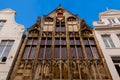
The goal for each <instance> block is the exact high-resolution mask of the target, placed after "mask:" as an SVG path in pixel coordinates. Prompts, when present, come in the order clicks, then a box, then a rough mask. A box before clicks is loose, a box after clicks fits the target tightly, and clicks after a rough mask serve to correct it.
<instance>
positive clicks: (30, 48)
mask: <svg viewBox="0 0 120 80" xmlns="http://www.w3.org/2000/svg"><path fill="white" fill-rule="evenodd" d="M37 42H38V38H28V41H27V43H26V46H25V50H24V53H23V59H34V57H35V51H36V46H37Z"/></svg>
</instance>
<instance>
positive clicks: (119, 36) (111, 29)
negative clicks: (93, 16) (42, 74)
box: [93, 10, 120, 80]
mask: <svg viewBox="0 0 120 80" xmlns="http://www.w3.org/2000/svg"><path fill="white" fill-rule="evenodd" d="M99 18H100V20H99V21H98V22H93V25H94V32H95V35H96V37H97V40H98V42H99V44H100V47H101V49H102V52H103V54H104V57H105V60H106V62H107V65H108V67H109V70H110V73H111V75H112V78H113V80H120V11H119V10H107V11H105V12H102V13H100V15H99Z"/></svg>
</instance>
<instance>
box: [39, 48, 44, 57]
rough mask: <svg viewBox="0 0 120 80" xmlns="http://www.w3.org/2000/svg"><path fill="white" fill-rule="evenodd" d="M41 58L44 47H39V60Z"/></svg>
mask: <svg viewBox="0 0 120 80" xmlns="http://www.w3.org/2000/svg"><path fill="white" fill-rule="evenodd" d="M43 56H44V47H40V54H39V58H43Z"/></svg>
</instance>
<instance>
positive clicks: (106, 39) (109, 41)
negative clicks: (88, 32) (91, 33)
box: [102, 35, 115, 48]
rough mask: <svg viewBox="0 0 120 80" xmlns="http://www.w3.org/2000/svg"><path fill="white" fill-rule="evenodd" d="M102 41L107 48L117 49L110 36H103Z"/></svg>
mask: <svg viewBox="0 0 120 80" xmlns="http://www.w3.org/2000/svg"><path fill="white" fill-rule="evenodd" d="M102 39H103V41H104V44H105V46H106V47H107V48H113V47H115V45H114V43H113V41H112V39H111V37H110V35H102Z"/></svg>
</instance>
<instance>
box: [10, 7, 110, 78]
mask: <svg viewBox="0 0 120 80" xmlns="http://www.w3.org/2000/svg"><path fill="white" fill-rule="evenodd" d="M9 79H10V80H87V79H89V80H90V79H91V80H98V79H99V80H111V76H110V74H109V71H108V68H107V66H106V63H105V60H104V57H103V55H102V53H101V51H100V49H99V46H98V44H97V41H96V39H95V37H94V35H93V30H92V29H91V28H90V27H89V26H88V25H87V24H86V23H85V21H84V20H83V19H78V17H77V16H76V15H74V14H72V13H70V12H68V11H67V10H65V9H64V8H62V7H61V6H59V7H58V8H57V9H55V10H54V11H52V12H51V13H50V14H48V15H46V16H43V19H42V20H40V17H38V20H37V23H36V24H35V25H33V26H32V27H31V28H30V29H29V30H28V32H27V35H26V38H25V39H24V42H23V44H22V47H21V50H20V52H19V55H18V57H17V61H16V62H15V65H14V68H13V71H12V72H11V75H10V76H9Z"/></svg>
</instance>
